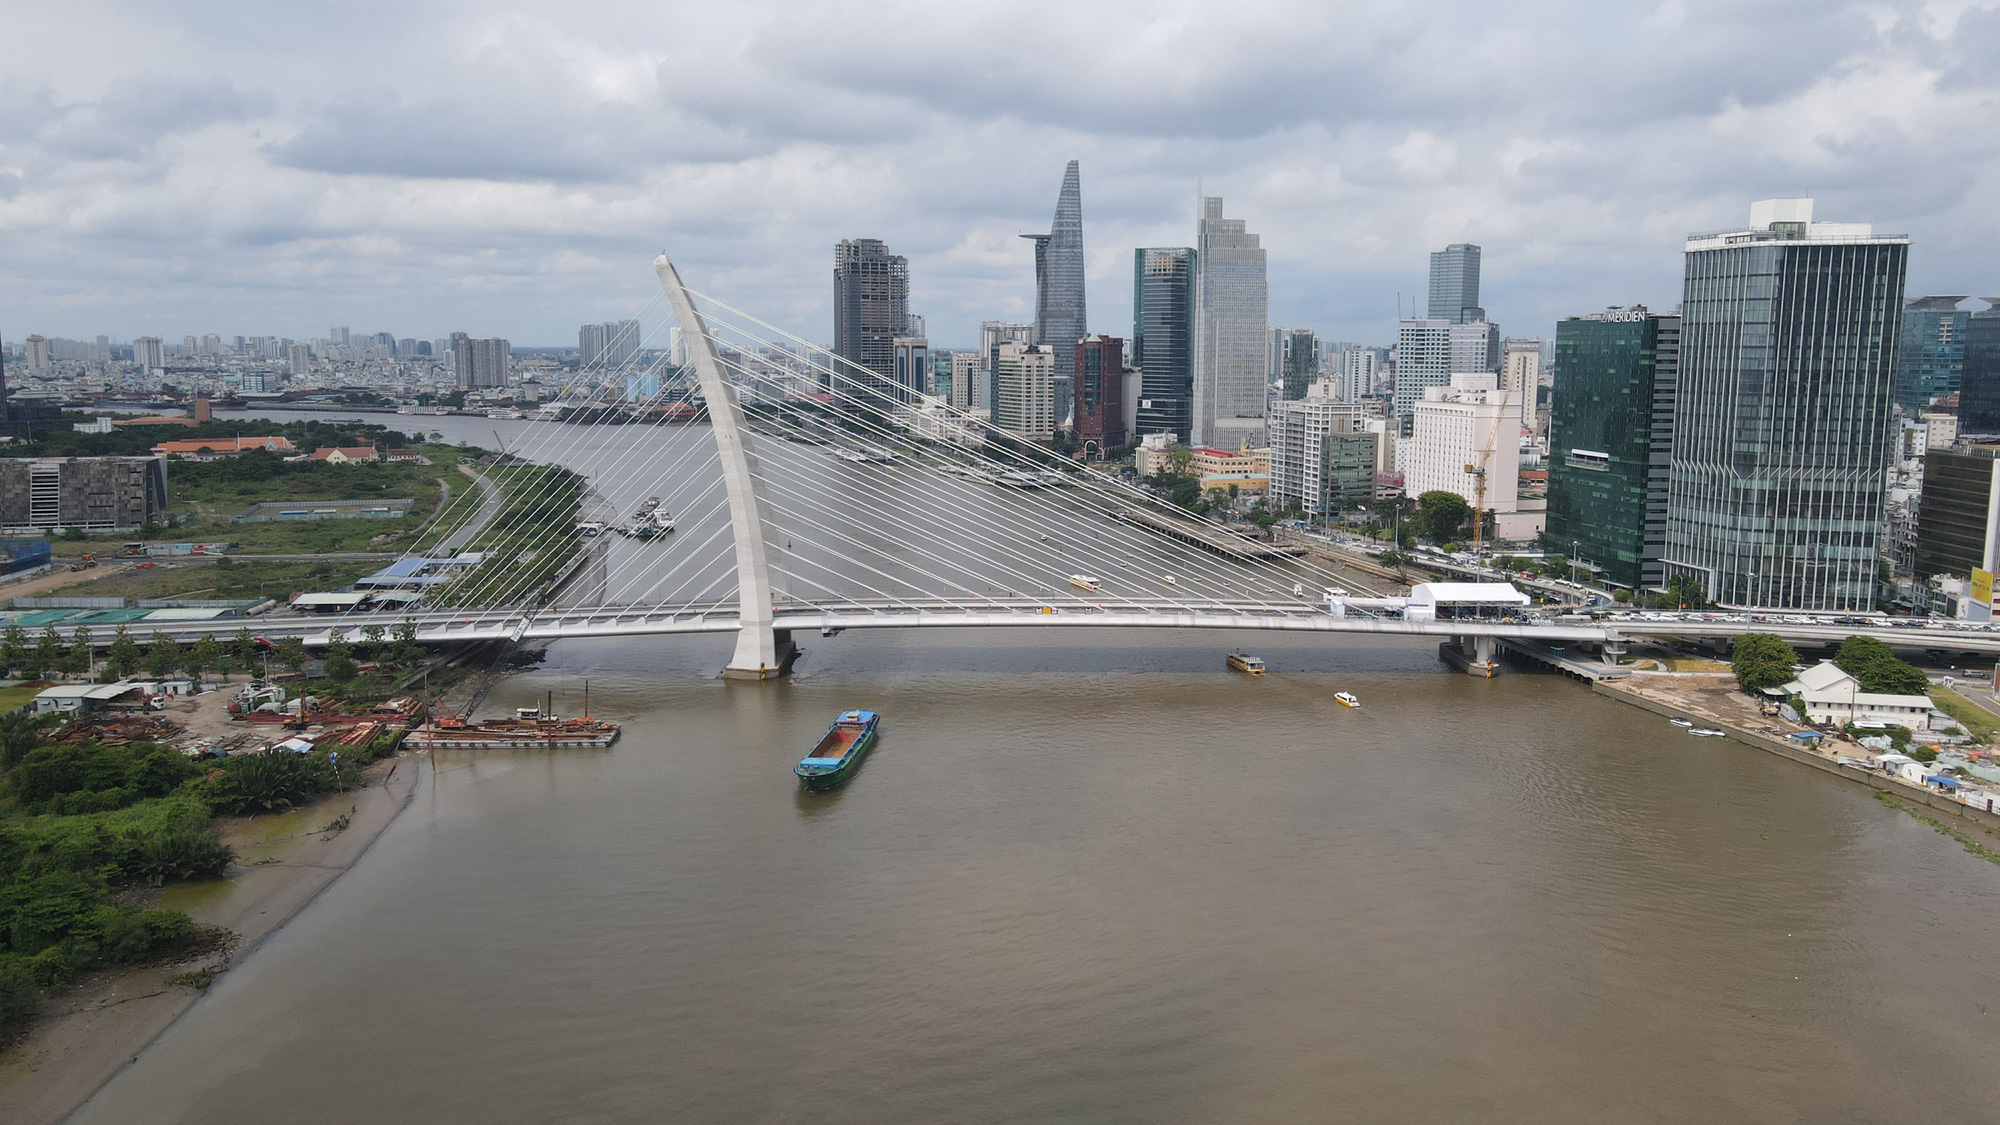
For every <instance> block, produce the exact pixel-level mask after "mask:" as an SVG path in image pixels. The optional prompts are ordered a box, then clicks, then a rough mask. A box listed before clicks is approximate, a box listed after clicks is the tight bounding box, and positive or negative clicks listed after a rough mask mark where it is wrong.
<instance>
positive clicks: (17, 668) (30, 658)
mask: <svg viewBox="0 0 2000 1125" xmlns="http://www.w3.org/2000/svg"><path fill="white" fill-rule="evenodd" d="M95 647H96V646H95V638H94V637H93V636H92V634H91V631H90V629H89V628H87V627H84V628H78V629H77V630H76V631H75V632H73V633H71V634H70V635H69V637H67V638H65V637H63V635H62V634H60V633H58V632H56V631H55V630H54V629H43V630H42V632H41V634H40V635H39V636H36V637H34V638H32V639H30V637H29V636H28V633H27V631H26V630H24V629H22V628H21V627H20V626H19V625H10V626H8V627H7V629H6V630H5V631H4V632H0V670H4V671H5V672H7V673H8V674H10V675H13V676H16V677H20V678H35V677H39V676H46V675H50V674H68V675H84V674H86V673H88V672H89V671H90V670H91V667H92V656H91V653H92V650H93V649H94V648H95ZM423 655H424V650H423V647H422V646H421V645H419V644H418V643H417V628H416V625H415V623H414V622H407V621H406V622H404V623H403V624H402V625H400V626H398V627H397V629H396V631H395V633H394V634H393V635H391V634H390V633H389V632H388V631H387V630H385V629H383V628H382V627H381V626H380V625H370V626H368V627H367V628H366V629H363V630H362V632H361V637H360V641H359V643H358V644H357V643H356V642H353V641H350V640H348V639H347V638H345V637H343V636H341V635H340V634H337V633H336V634H335V635H334V637H333V640H332V642H331V643H329V644H328V645H327V648H326V654H325V659H326V674H327V676H328V677H329V678H331V679H333V680H334V681H335V682H339V683H344V682H346V681H347V680H350V679H352V678H353V677H354V673H355V658H356V657H357V656H362V657H365V658H368V659H374V660H380V661H389V662H393V663H399V664H406V663H412V662H415V661H417V660H421V659H422V658H423ZM308 659H310V654H309V653H308V652H307V651H306V646H305V642H304V641H302V640H300V639H299V638H297V637H286V638H285V639H283V640H281V641H279V642H278V643H276V644H271V643H269V642H265V641H260V640H258V639H257V638H256V637H254V636H252V635H251V632H250V629H249V627H248V626H245V627H244V628H242V629H240V630H238V631H237V634H236V636H235V637H234V638H232V639H231V640H229V641H226V642H225V641H220V640H217V639H216V638H214V637H201V638H199V639H197V640H196V641H194V642H193V643H192V644H186V645H183V644H181V643H179V642H178V641H175V640H174V639H173V638H172V637H169V636H167V635H166V634H164V633H154V634H153V636H152V639H151V640H150V641H149V642H148V643H146V644H144V645H141V644H140V643H139V639H138V638H136V637H134V636H133V635H132V634H131V632H130V631H129V630H127V629H126V628H125V627H124V626H123V625H120V626H119V627H118V628H117V630H116V631H115V632H113V633H112V635H111V640H110V643H109V644H107V645H105V646H104V661H103V665H102V667H103V670H104V671H105V672H106V673H107V674H108V675H110V676H111V677H112V678H114V679H125V678H127V677H130V676H132V675H133V674H134V673H136V672H139V671H141V670H144V671H145V673H146V674H147V675H149V676H152V677H154V678H155V679H164V678H166V677H168V676H171V675H173V674H174V673H176V672H186V673H187V674H189V675H191V676H195V677H199V676H201V675H203V674H205V673H208V672H218V673H222V674H224V675H227V674H228V673H230V672H252V671H256V670H258V669H260V668H263V667H265V666H266V663H265V662H266V661H267V660H268V661H270V662H272V663H276V664H277V665H278V666H279V667H281V668H283V669H285V670H286V671H288V672H297V671H299V670H300V669H302V668H304V667H305V664H306V661H307V660H308Z"/></svg>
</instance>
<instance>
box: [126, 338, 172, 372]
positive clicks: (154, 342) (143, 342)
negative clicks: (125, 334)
mask: <svg viewBox="0 0 2000 1125" xmlns="http://www.w3.org/2000/svg"><path fill="white" fill-rule="evenodd" d="M132 362H133V363H136V364H138V365H139V366H140V367H141V368H142V369H144V370H146V371H154V370H158V369H159V368H162V367H165V366H166V365H167V353H166V349H165V348H163V347H161V346H160V338H159V337H158V336H141V337H139V338H138V339H136V340H134V341H132Z"/></svg>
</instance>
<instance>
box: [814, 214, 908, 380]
mask: <svg viewBox="0 0 2000 1125" xmlns="http://www.w3.org/2000/svg"><path fill="white" fill-rule="evenodd" d="M909 333H910V263H909V262H908V261H907V260H905V259H904V258H903V257H902V256H901V255H898V254H891V253H889V248H888V247H887V246H884V245H883V244H882V241H881V240H880V239H876V238H849V239H842V240H841V242H840V245H838V246H836V247H834V251H833V353H834V355H836V356H838V357H839V358H840V359H841V360H843V361H844V362H842V363H839V364H836V365H835V368H836V370H838V371H839V372H840V374H841V378H840V385H839V386H837V387H836V386H835V385H834V383H835V379H834V376H833V375H831V374H828V373H825V372H822V373H821V374H820V389H822V390H828V391H837V392H839V393H840V394H841V395H859V396H861V397H864V398H870V399H873V400H874V401H878V402H879V401H884V400H886V399H887V397H888V393H887V392H888V389H889V384H890V382H891V381H892V380H893V379H894V377H895V371H896V338H897V337H899V336H907V335H909Z"/></svg>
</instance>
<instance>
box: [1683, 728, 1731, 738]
mask: <svg viewBox="0 0 2000 1125" xmlns="http://www.w3.org/2000/svg"><path fill="white" fill-rule="evenodd" d="M1688 733H1689V734H1691V735H1694V736H1695V737H1696V738H1727V737H1728V736H1729V732H1728V731H1721V730H1716V729H1715V728H1714V727H1695V728H1694V729H1693V730H1690V731H1688Z"/></svg>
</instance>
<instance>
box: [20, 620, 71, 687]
mask: <svg viewBox="0 0 2000 1125" xmlns="http://www.w3.org/2000/svg"><path fill="white" fill-rule="evenodd" d="M68 655H69V654H68V650H66V649H65V648H64V647H63V639H62V634H60V633H57V632H56V631H55V630H54V629H53V628H46V627H45V628H43V629H42V635H41V636H39V637H36V638H35V651H34V652H33V653H32V654H31V655H30V656H29V657H28V664H29V667H30V668H32V669H33V671H34V674H35V675H37V676H42V675H47V674H48V673H50V672H60V671H62V670H63V666H64V664H65V660H64V657H66V656H68Z"/></svg>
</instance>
